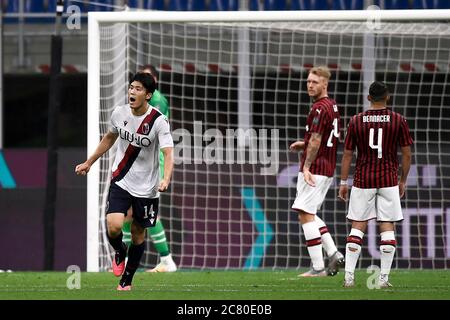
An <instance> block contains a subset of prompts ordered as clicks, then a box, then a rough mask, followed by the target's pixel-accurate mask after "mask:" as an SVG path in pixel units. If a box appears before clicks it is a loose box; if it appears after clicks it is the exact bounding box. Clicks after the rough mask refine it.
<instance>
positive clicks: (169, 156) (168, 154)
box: [158, 147, 173, 192]
mask: <svg viewBox="0 0 450 320" xmlns="http://www.w3.org/2000/svg"><path fill="white" fill-rule="evenodd" d="M161 151H162V152H163V155H164V177H163V178H162V180H161V182H160V183H159V188H158V191H160V192H164V191H166V190H167V188H168V187H169V183H170V178H171V177H172V171H173V147H166V148H162V149H161Z"/></svg>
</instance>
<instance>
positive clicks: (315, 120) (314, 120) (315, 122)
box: [312, 117, 319, 125]
mask: <svg viewBox="0 0 450 320" xmlns="http://www.w3.org/2000/svg"><path fill="white" fill-rule="evenodd" d="M312 123H313V124H315V125H317V124H319V117H315V118H314V119H313V121H312Z"/></svg>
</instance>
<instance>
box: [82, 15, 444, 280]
mask: <svg viewBox="0 0 450 320" xmlns="http://www.w3.org/2000/svg"><path fill="white" fill-rule="evenodd" d="M449 21H450V10H363V11H356V10H355V11H236V12H230V11H226V12H224V11H222V12H192V11H190V12H169V11H125V12H89V14H88V141H87V153H88V154H89V155H90V154H92V153H93V152H94V150H95V148H96V147H97V145H98V143H99V141H100V139H101V137H102V136H103V134H105V132H106V131H105V130H106V128H107V126H108V121H109V115H110V112H111V110H112V108H113V107H114V106H115V105H118V104H125V103H126V102H125V99H124V97H126V87H127V81H128V74H129V73H134V72H136V71H137V69H138V67H139V66H140V65H143V64H148V63H152V64H155V65H157V67H158V69H159V70H160V72H161V73H165V75H163V74H162V75H161V76H160V82H159V85H160V86H164V88H166V89H167V90H161V91H162V93H163V94H164V95H166V97H167V98H168V99H169V101H170V107H171V114H173V115H174V120H172V119H170V120H171V125H172V126H173V128H176V129H177V130H179V131H178V132H179V133H180V132H181V133H183V132H184V133H186V132H188V131H189V130H190V131H189V132H192V131H195V130H196V127H198V126H200V127H199V128H200V134H203V131H204V130H205V131H207V129H211V130H213V129H215V130H218V133H219V135H220V134H223V135H225V132H226V130H225V128H234V129H238V128H241V129H245V130H248V129H251V128H254V129H255V132H257V134H258V136H257V139H258V140H260V139H261V135H259V134H261V132H262V131H261V130H264V129H269V131H270V129H273V130H278V131H281V132H280V137H279V138H278V136H276V137H277V140H274V137H275V135H274V134H275V131H273V132H274V133H272V135H271V139H272V143H274V141H276V142H278V139H279V141H281V142H280V143H279V144H278V145H277V146H276V150H278V151H276V152H279V160H278V161H279V162H280V165H279V167H278V168H279V170H277V172H275V173H274V174H273V179H272V178H270V177H268V175H263V174H262V175H259V176H258V177H256V178H254V177H255V175H254V174H253V173H252V172H250V173H249V172H248V171H247V169H248V167H247V165H249V166H250V167H252V168H253V167H254V166H255V165H257V166H258V165H259V166H258V168H257V170H255V171H254V172H257V173H258V174H260V172H262V171H260V167H264V166H266V167H267V163H262V162H259V163H256V164H255V163H251V162H250V163H249V162H248V161H247V162H246V163H239V164H238V165H237V166H233V164H231V162H230V163H226V164H223V163H224V162H216V163H213V164H211V166H213V167H209V164H207V163H206V164H205V161H202V163H196V162H195V161H194V163H191V162H189V163H187V164H186V163H181V161H178V162H177V163H178V165H177V166H176V168H175V174H174V177H173V179H174V181H173V182H172V184H175V185H174V186H173V188H172V192H173V193H175V191H176V194H175V195H174V196H173V197H172V198H171V200H170V201H169V203H168V204H167V205H166V207H164V208H165V209H166V211H165V212H164V210H163V213H162V217H163V218H166V219H167V220H166V221H167V222H168V223H166V224H165V226H166V232H167V233H168V235H169V239H170V240H171V244H172V243H173V246H175V247H176V250H174V252H173V255H174V257H175V258H176V261H177V263H178V264H179V265H180V266H181V267H182V268H187V269H189V268H193V269H206V268H225V269H228V268H230V269H233V268H244V269H255V268H259V267H261V268H272V269H276V268H298V267H304V266H305V263H306V261H307V259H306V258H305V257H303V258H301V257H300V256H302V255H304V253H305V252H304V250H303V249H302V248H301V247H302V246H303V247H304V244H303V240H302V237H301V234H300V230H299V229H298V226H296V225H298V223H297V220H296V217H295V215H294V214H293V213H291V212H288V211H289V208H290V205H291V204H292V201H293V200H294V197H295V185H294V187H293V186H292V181H291V180H292V178H293V176H295V172H293V170H294V171H295V169H292V168H295V165H296V164H297V162H296V159H297V158H296V156H295V155H292V154H289V152H288V151H287V150H286V145H288V142H289V141H291V142H292V141H295V140H296V139H298V138H302V137H301V132H303V130H302V125H303V126H304V124H305V117H306V115H307V111H308V107H309V105H310V103H309V101H305V99H304V91H305V90H304V88H305V77H304V74H305V72H306V70H307V68H308V67H310V65H311V64H316V63H322V64H323V63H325V64H328V65H332V66H335V69H333V70H332V71H333V74H334V76H333V78H332V82H333V83H334V85H333V89H334V92H333V91H332V92H330V94H331V95H332V96H334V95H335V94H336V95H339V96H340V97H341V99H337V101H338V104H339V105H340V106H341V107H342V110H345V111H343V112H344V114H343V120H344V123H345V125H347V124H348V119H349V117H350V116H351V115H352V114H355V113H356V112H360V111H361V110H362V109H363V108H364V104H365V99H364V98H363V97H364V96H365V94H364V93H365V92H367V85H368V84H369V83H370V82H371V81H373V80H375V79H376V78H377V77H378V78H380V77H382V76H383V72H384V73H386V74H387V73H389V74H390V76H389V77H386V78H381V79H382V80H386V81H387V82H388V83H390V84H391V85H392V86H393V87H394V88H393V96H394V98H395V97H396V94H397V97H399V98H398V99H397V100H394V106H396V105H395V103H397V105H398V109H397V110H398V111H399V112H400V113H402V114H404V115H405V117H406V118H407V119H408V121H410V125H411V129H412V131H413V132H414V139H415V141H416V142H418V147H417V149H416V150H415V151H416V152H417V153H418V154H417V155H415V156H414V161H413V164H415V165H417V166H414V167H413V170H412V172H411V179H415V180H414V181H413V180H411V181H410V182H409V185H410V189H409V190H411V191H410V192H411V194H409V196H410V197H411V199H412V200H410V202H408V203H407V204H406V208H405V211H406V212H407V213H406V216H407V218H405V220H407V223H408V224H407V225H406V224H403V225H402V226H403V227H402V236H401V239H400V245H399V252H401V254H400V253H399V256H398V257H397V258H396V264H395V266H397V267H406V268H409V267H413V268H414V267H415V268H427V267H431V268H443V267H448V266H449V265H450V230H449V229H448V228H450V202H449V199H445V194H446V195H447V198H448V195H449V194H450V180H449V178H448V176H449V175H450V170H449V165H448V159H449V156H450V145H449V142H448V141H446V139H450V130H449V127H448V125H446V123H445V122H448V121H449V120H450V114H449V112H447V111H446V110H445V107H444V106H445V104H446V103H448V102H449V99H450V98H449V97H450V91H447V90H450V89H449V88H448V85H446V82H448V80H449V78H448V74H449V72H450V71H449V70H450V65H449V63H448V61H449V58H450V57H449V51H450V29H449V23H448V22H449ZM152 24H154V25H155V28H154V29H155V31H153V29H152V27H151V25H152ZM166 25H167V28H166V27H164V26H166ZM104 26H107V27H104ZM240 26H242V28H240ZM103 27H104V29H102V28H103ZM222 28H223V29H222ZM253 29H255V30H256V31H254V30H253ZM284 30H286V33H284ZM117 35H120V37H117V38H116V36H117ZM383 35H385V36H384V37H383ZM164 37H167V38H164ZM204 37H205V38H206V37H212V38H211V39H209V38H208V39H203V38H204ZM152 39H153V40H154V41H155V43H156V42H157V41H159V42H158V44H157V45H156V44H155V47H154V48H153V47H152V48H150V44H149V43H147V42H148V41H152ZM155 39H157V40H155ZM146 41H147V42H146ZM299 41H304V42H299ZM314 41H317V42H314ZM183 44H185V45H186V47H181V46H182V45H183ZM222 45H223V46H222ZM428 46H430V47H428ZM277 48H279V49H277ZM427 48H429V51H427ZM277 50H279V51H277ZM171 53H173V56H169V54H171ZM224 56H226V57H224ZM211 57H213V58H211ZM216 57H219V58H217V59H216ZM221 59H223V60H221ZM405 59H406V62H407V65H405V64H404V63H405V61H404V60H405ZM154 61H156V62H157V63H155V62H154ZM355 62H357V63H355ZM418 64H420V65H421V67H420V68H421V69H420V68H419V67H417V65H418ZM431 64H432V65H431ZM177 65H178V66H179V65H181V66H182V67H181V69H180V68H178V67H176V66H177ZM336 65H339V67H338V66H336ZM356 65H357V66H356ZM380 66H381V67H380ZM217 70H219V71H217ZM208 72H214V73H215V75H214V78H209V77H208V76H205V75H204V74H205V73H208ZM434 72H436V73H439V74H438V75H434ZM218 73H219V74H220V75H218ZM423 74H426V76H423ZM222 75H223V76H222ZM428 75H430V76H428ZM355 77H356V78H355ZM428 78H429V80H427V79H428ZM180 79H181V80H180ZM186 79H188V80H186ZM417 79H419V80H417ZM377 80H378V79H377ZM422 81H423V82H425V81H426V82H427V85H428V86H431V89H427V87H426V85H425V84H423V85H422ZM222 83H223V85H222ZM197 85H198V88H199V90H201V92H200V91H199V92H193V93H192V92H191V91H196V90H197V89H196V86H197ZM257 87H258V88H259V87H261V88H262V89H261V90H260V91H258V90H257V89H256V88H257ZM434 88H436V90H434ZM211 90H212V91H211ZM211 92H212V93H211ZM226 92H228V96H227V94H226ZM230 92H231V93H230ZM185 94H186V95H188V96H189V99H187V98H186V97H185V96H184V95H185ZM301 94H303V96H301ZM427 95H428V96H429V99H423V97H424V96H427ZM409 96H412V97H415V98H417V102H414V101H412V100H411V99H409ZM227 97H228V98H229V99H230V100H232V101H233V106H230V104H229V103H230V102H229V101H227ZM186 99H187V100H186ZM205 101H206V102H205ZM208 101H211V104H210V105H209V104H208V105H207V102H208ZM203 103H205V105H203ZM296 104H297V105H296ZM200 105H202V106H203V107H201V106H200ZM206 105H207V106H208V108H210V107H211V106H212V107H211V110H212V112H208V111H207V110H206V111H205V110H204V109H206ZM279 105H283V106H286V108H285V109H283V108H282V107H280V106H279ZM411 105H412V107H411ZM188 106H189V108H192V109H193V110H192V114H186V113H185V110H184V109H183V108H188ZM300 106H301V107H300ZM347 107H348V108H347ZM425 108H427V110H428V111H425V110H424V109H425ZM297 109H298V110H297ZM411 109H414V110H413V111H410V110H411ZM227 110H228V111H227ZM283 110H285V112H283ZM295 110H297V111H298V113H295V114H293V112H295ZM397 110H396V111H397ZM267 116H269V117H271V118H272V120H270V121H268V120H267V121H266V120H265V117H267ZM296 117H297V118H298V119H293V118H296ZM184 124H186V127H185V126H184ZM192 129H193V130H192ZM182 130H185V131H182ZM256 130H260V131H256ZM278 131H276V132H278ZM216 133H217V131H216ZM206 135H207V134H206V133H205V134H203V141H201V142H200V147H201V148H203V149H204V148H205V144H206V145H207V146H208V144H207V143H205V142H208V141H211V139H210V140H208V138H207V137H206ZM194 136H195V133H194ZM179 138H180V136H179ZM216 139H217V136H216ZM250 140H251V139H249V140H248V141H240V140H239V141H238V142H237V144H238V147H239V146H240V147H243V148H244V149H245V148H247V149H246V150H247V152H248V149H249V147H250V145H251V141H250ZM269 140H270V139H269ZM227 146H228V145H227ZM233 146H234V142H233ZM216 147H217V145H216ZM266 147H267V146H266ZM218 148H219V147H218ZM219 149H220V148H219ZM219 149H216V151H215V156H217V150H219ZM225 149H226V148H225ZM225 149H224V152H225V153H226V152H227V151H226V150H225ZM193 150H194V151H193V153H194V154H195V152H196V151H195V137H194V148H193ZM272 150H274V149H272ZM204 151H205V150H202V151H200V152H204ZM112 152H113V151H112ZM258 152H261V150H258ZM112 155H113V153H110V155H109V156H108V157H109V158H108V159H102V160H100V159H99V160H98V161H97V162H96V163H95V164H94V165H93V166H92V168H91V170H90V172H89V174H88V177H87V181H88V182H87V184H88V188H87V189H88V192H87V271H91V272H97V271H104V270H106V269H107V261H109V259H110V257H109V256H110V252H109V251H108V250H109V249H108V244H107V243H105V237H104V235H103V233H104V229H102V225H103V224H104V221H103V219H104V216H103V217H102V213H101V212H102V210H103V211H104V206H105V194H106V193H105V192H107V185H108V180H109V167H110V165H111V162H110V160H109V159H110V158H111V157H112ZM185 156H186V155H185V154H183V157H185ZM248 156H249V157H250V155H248ZM244 158H245V157H244ZM215 159H216V160H217V157H216V158H215ZM249 159H250V158H249ZM277 159H278V156H277ZM340 159H341V156H340V155H339V156H338V163H339V162H340ZM445 159H447V160H446V161H447V162H445ZM226 165H228V167H227V168H225V166H226ZM196 170H199V171H196ZM227 170H229V171H227ZM338 172H339V168H337V171H336V174H338ZM200 175H204V176H205V177H201V178H199V176H200ZM227 175H228V177H229V179H230V181H231V180H233V179H234V177H235V176H236V177H235V178H236V180H233V181H231V182H224V181H225V179H226V177H227ZM214 177H216V178H217V180H218V181H215V179H216V178H214ZM178 178H180V179H181V180H178V182H177V179H178ZM191 178H192V180H191ZM271 179H272V180H271ZM180 181H181V182H180ZM236 181H239V182H236ZM283 181H285V182H283ZM191 183H192V184H191ZM239 183H240V184H239ZM283 183H284V184H283ZM193 184H196V185H193ZM266 185H270V187H266ZM235 187H236V188H235ZM247 187H248V188H247ZM279 188H281V190H280V189H279ZM224 190H225V191H224ZM193 191H198V192H200V193H201V196H200V197H199V198H197V199H187V198H183V195H182V193H184V192H188V193H191V192H193ZM335 191H336V189H335V188H334V187H333V188H331V189H330V193H329V194H328V197H327V198H329V200H327V203H326V204H325V207H324V210H326V211H327V212H328V213H327V219H325V220H326V222H327V223H328V224H329V227H330V229H331V230H332V235H333V237H334V238H335V239H336V242H337V245H338V247H339V248H341V249H342V248H343V246H345V242H344V240H342V239H344V237H345V235H346V233H347V231H348V225H347V224H346V221H345V218H343V215H344V214H345V205H343V204H340V203H339V202H338V201H337V200H336V199H335V198H336V197H335ZM221 193H224V194H226V195H227V197H228V198H227V199H225V198H223V199H222V198H221V196H220V195H221ZM332 193H333V194H332ZM424 193H428V196H426V195H424ZM169 197H170V195H169ZM200 198H201V199H200ZM199 199H200V200H199ZM212 201H215V202H212ZM406 201H408V200H406ZM228 205H230V207H229V208H227V207H226V206H228ZM172 206H173V207H172ZM231 206H234V207H233V208H232V207H231ZM102 208H103V209H102ZM187 208H188V209H189V210H188V213H185V214H182V213H181V212H182V211H183V210H184V209H187ZM208 208H213V209H214V208H215V209H214V210H213V209H211V210H210V211H211V212H210V211H208V210H209V209H208ZM264 208H266V210H267V211H266V212H264ZM269 208H271V209H269ZM173 210H177V212H176V213H173ZM222 210H224V211H226V213H222ZM427 210H428V211H427ZM212 211H215V213H214V214H213V213H212ZM419 211H420V212H419ZM196 212H201V214H199V215H198V216H195V213H196ZM424 212H426V213H424ZM103 214H104V212H103ZM281 214H283V217H280V215H281ZM288 216H292V217H288ZM214 217H216V218H217V220H216V221H215V220H214ZM183 219H186V220H185V221H183ZM201 219H204V220H205V221H206V222H205V221H201ZM266 219H267V220H266ZM424 219H425V220H426V221H425V220H424ZM433 219H434V220H433ZM410 224H411V225H414V226H411V227H410ZM196 228H197V229H196ZM240 228H241V229H240ZM432 228H435V229H436V230H438V231H437V233H436V232H435V231H436V230H434V229H432ZM221 230H223V231H221ZM239 230H243V231H242V232H240V231H239ZM202 231H203V232H204V235H203V236H202V235H201V233H202ZM372 231H373V230H372ZM424 233H425V234H426V235H425V234H424ZM435 233H436V234H437V235H436V237H439V239H441V238H442V241H441V240H439V239H436V238H435ZM293 234H295V235H293ZM431 235H432V236H433V239H431V238H430V236H431ZM183 236H185V238H183ZM422 237H426V240H423V239H422ZM234 238H236V239H239V240H234ZM189 239H192V241H193V244H192V246H190V245H189V244H187V243H185V242H187V241H190V240H189ZM373 239H374V238H370V237H368V240H367V241H368V243H367V242H365V246H366V247H367V246H368V247H369V249H368V252H367V251H366V254H365V256H366V260H364V259H362V261H363V262H362V263H366V264H370V263H372V261H373V259H376V258H377V253H376V252H374V251H373V248H375V247H374V243H373V241H374V240H373ZM208 242H210V243H211V246H210V247H209V246H208V245H207V244H205V243H208ZM221 243H222V244H223V243H225V244H228V246H227V245H224V246H222V245H221ZM240 243H242V246H240ZM147 249H148V248H147ZM371 250H372V251H371ZM154 259H156V258H155V255H154V253H153V260H151V261H154ZM105 261H106V262H105Z"/></svg>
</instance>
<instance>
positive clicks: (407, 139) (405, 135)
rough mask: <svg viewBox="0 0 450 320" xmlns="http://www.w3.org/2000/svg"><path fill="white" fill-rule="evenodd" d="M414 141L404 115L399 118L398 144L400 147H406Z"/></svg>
mask: <svg viewBox="0 0 450 320" xmlns="http://www.w3.org/2000/svg"><path fill="white" fill-rule="evenodd" d="M413 143H414V141H413V139H412V137H411V133H410V131H409V126H408V122H407V121H406V119H405V118H404V117H401V119H400V139H399V144H400V146H401V147H407V146H410V145H412V144H413Z"/></svg>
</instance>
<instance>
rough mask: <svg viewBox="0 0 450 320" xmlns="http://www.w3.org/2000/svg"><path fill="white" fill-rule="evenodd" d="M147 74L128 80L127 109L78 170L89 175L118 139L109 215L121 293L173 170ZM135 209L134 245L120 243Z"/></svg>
mask: <svg viewBox="0 0 450 320" xmlns="http://www.w3.org/2000/svg"><path fill="white" fill-rule="evenodd" d="M155 87H156V85H155V81H154V79H153V77H152V76H151V75H150V74H148V73H137V74H135V75H134V77H133V78H132V79H131V81H130V85H129V88H128V101H129V103H128V104H127V105H123V106H118V107H116V108H115V109H114V111H113V113H112V115H111V125H110V129H109V131H108V133H106V135H105V136H104V137H103V138H102V140H101V141H100V143H99V145H98V146H97V148H96V150H95V152H94V153H93V154H92V155H91V156H90V157H89V158H88V159H87V160H86V161H85V162H84V163H82V164H79V165H77V166H76V168H75V172H76V173H77V174H78V175H86V174H87V173H88V172H89V169H90V168H91V166H92V164H93V163H94V162H95V161H96V160H97V159H98V158H100V157H101V156H102V155H103V154H105V153H106V152H107V151H108V150H109V149H110V148H111V147H112V146H113V145H114V143H115V142H116V140H117V138H119V137H120V139H119V141H118V146H117V153H116V157H115V160H114V164H113V168H112V170H113V173H112V180H111V186H110V188H109V195H108V206H107V211H106V214H107V216H106V220H107V226H108V230H107V237H108V240H109V243H110V244H111V246H112V247H113V248H114V250H115V256H114V259H113V273H114V275H115V276H117V277H120V276H122V277H121V279H120V281H119V285H118V287H117V290H131V283H132V280H133V276H134V274H135V272H136V269H137V268H138V267H139V263H140V260H141V258H142V255H143V253H144V249H145V242H144V240H145V229H146V228H148V227H154V226H155V224H156V221H157V216H158V200H159V192H164V191H166V190H167V188H168V186H169V183H170V178H171V175H172V170H173V140H172V135H171V133H170V127H169V122H168V120H167V118H166V117H165V116H164V115H163V114H162V113H161V112H160V111H159V110H157V109H156V108H154V107H151V106H150V105H149V104H148V103H147V101H148V100H150V99H151V97H152V95H153V92H154V91H155ZM160 149H161V150H162V151H163V153H164V160H165V161H164V177H163V179H161V180H160V176H159V151H160ZM130 207H131V208H132V210H133V222H132V224H131V244H130V247H129V248H128V261H127V263H126V266H125V258H126V256H127V246H126V244H125V243H123V241H122V237H123V233H122V227H123V223H124V219H125V216H126V215H127V212H128V209H129V208H130Z"/></svg>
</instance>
